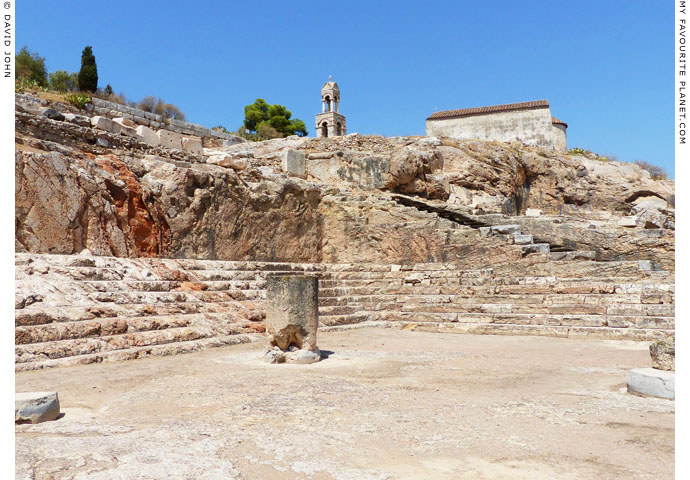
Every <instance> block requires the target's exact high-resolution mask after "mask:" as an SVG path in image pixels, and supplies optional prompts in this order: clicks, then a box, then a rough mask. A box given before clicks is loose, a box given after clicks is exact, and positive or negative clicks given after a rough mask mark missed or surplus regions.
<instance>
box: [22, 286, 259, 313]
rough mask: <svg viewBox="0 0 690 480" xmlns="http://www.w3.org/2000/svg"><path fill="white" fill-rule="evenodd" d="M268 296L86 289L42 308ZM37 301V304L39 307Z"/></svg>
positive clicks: (50, 300)
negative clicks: (94, 290) (87, 290)
mask: <svg viewBox="0 0 690 480" xmlns="http://www.w3.org/2000/svg"><path fill="white" fill-rule="evenodd" d="M264 298H266V292H265V290H228V291H176V292H155V291H153V292H152V291H148V292H131V291H130V292H85V293H67V294H60V295H58V296H55V297H54V298H46V299H44V301H43V302H42V308H44V309H48V308H55V307H61V306H66V305H71V306H75V305H81V306H88V305H93V306H96V305H99V306H100V305H108V304H154V303H181V302H191V303H218V302H226V301H230V300H237V301H241V300H257V299H264ZM35 305H36V304H34V306H35Z"/></svg>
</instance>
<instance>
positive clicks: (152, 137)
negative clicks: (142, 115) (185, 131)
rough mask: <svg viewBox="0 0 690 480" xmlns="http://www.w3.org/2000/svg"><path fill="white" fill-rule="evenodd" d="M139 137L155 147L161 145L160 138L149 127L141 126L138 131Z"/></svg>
mask: <svg viewBox="0 0 690 480" xmlns="http://www.w3.org/2000/svg"><path fill="white" fill-rule="evenodd" d="M136 132H137V135H139V136H140V137H141V138H142V139H143V141H144V142H146V143H148V144H150V145H153V146H158V145H160V144H161V139H160V137H159V136H158V134H157V133H156V132H154V131H153V130H151V129H150V128H149V127H146V126H144V125H139V126H138V127H137V129H136Z"/></svg>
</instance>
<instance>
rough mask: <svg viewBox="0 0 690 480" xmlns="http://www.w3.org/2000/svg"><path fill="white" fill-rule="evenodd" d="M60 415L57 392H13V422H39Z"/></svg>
mask: <svg viewBox="0 0 690 480" xmlns="http://www.w3.org/2000/svg"><path fill="white" fill-rule="evenodd" d="M59 416H60V401H59V400H58V394H57V392H24V393H15V394H14V423H41V422H47V421H50V420H55V419H56V418H58V417H59Z"/></svg>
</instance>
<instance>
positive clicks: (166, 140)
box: [158, 129, 182, 150]
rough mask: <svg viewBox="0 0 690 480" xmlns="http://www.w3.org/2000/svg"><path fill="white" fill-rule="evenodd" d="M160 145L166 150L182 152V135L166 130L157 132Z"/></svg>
mask: <svg viewBox="0 0 690 480" xmlns="http://www.w3.org/2000/svg"><path fill="white" fill-rule="evenodd" d="M158 138H160V145H161V146H163V147H166V148H172V149H175V150H182V135H180V134H178V133H175V132H171V131H168V130H164V129H161V130H158Z"/></svg>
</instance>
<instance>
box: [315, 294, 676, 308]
mask: <svg viewBox="0 0 690 480" xmlns="http://www.w3.org/2000/svg"><path fill="white" fill-rule="evenodd" d="M669 300H672V297H671V298H669V297H654V298H651V297H643V296H642V295H640V294H639V293H638V294H636V293H631V294H626V293H620V294H608V295H607V294H571V293H563V294H558V293H548V294H515V293H496V294H492V293H490V292H483V293H482V292H467V291H463V292H462V293H459V294H452V293H451V294H426V295H425V294H416V293H411V294H407V293H395V292H393V293H380V294H373V295H370V294H363V295H343V296H337V297H336V296H331V297H328V296H321V297H320V300H319V305H320V306H321V307H329V306H344V305H372V304H375V303H384V304H385V303H395V302H397V303H400V304H420V305H452V306H456V307H462V306H470V305H478V304H486V303H496V304H512V305H532V306H551V305H585V306H587V305H589V306H604V307H608V306H621V307H622V306H625V305H635V306H640V305H645V306H650V307H664V308H669V307H670V308H672V307H673V302H672V301H669Z"/></svg>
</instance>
